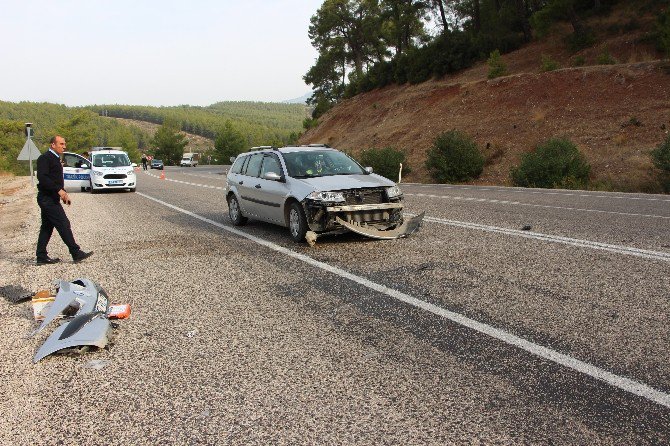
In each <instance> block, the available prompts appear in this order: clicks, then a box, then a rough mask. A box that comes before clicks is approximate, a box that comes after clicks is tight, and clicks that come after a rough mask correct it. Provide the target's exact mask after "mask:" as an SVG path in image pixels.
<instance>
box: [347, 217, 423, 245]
mask: <svg viewBox="0 0 670 446" xmlns="http://www.w3.org/2000/svg"><path fill="white" fill-rule="evenodd" d="M425 214H426V213H425V212H422V213H421V214H419V215H416V216H414V217H412V218H410V219H407V220H405V221H404V222H403V224H401V225H400V226H398V227H397V228H394V229H387V230H384V229H378V228H376V227H374V226H369V225H363V224H358V223H355V222H346V221H344V220H342V219H341V218H339V217H337V218H336V220H335V221H336V222H337V223H339V224H340V225H342V226H344V227H345V228H347V229H348V230H350V231H352V232H355V233H357V234H361V235H364V236H366V237H370V238H375V239H380V240H392V239H396V238H402V237H407V236H409V235H412V234H413V233H415V232H416V231H418V230H419V228H420V227H421V225H422V223H423V217H424V215H425Z"/></svg>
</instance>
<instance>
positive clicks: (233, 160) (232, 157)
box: [214, 156, 237, 164]
mask: <svg viewBox="0 0 670 446" xmlns="http://www.w3.org/2000/svg"><path fill="white" fill-rule="evenodd" d="M235 158H237V157H236V156H231V157H230V163H231V164H232V163H234V162H235ZM214 161H216V160H214Z"/></svg>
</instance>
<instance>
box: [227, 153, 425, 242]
mask: <svg viewBox="0 0 670 446" xmlns="http://www.w3.org/2000/svg"><path fill="white" fill-rule="evenodd" d="M254 149H255V150H253V149H252V151H250V152H247V153H242V154H240V155H238V156H237V158H235V160H234V162H233V165H232V166H231V168H230V169H229V171H228V175H227V185H226V200H227V202H228V214H229V216H230V220H231V221H232V223H233V224H234V225H236V226H240V225H243V224H245V223H246V221H247V218H253V219H256V220H261V221H266V222H269V223H274V224H278V225H281V226H285V227H288V228H289V232H290V235H291V238H292V239H293V240H294V241H296V242H300V241H302V240H305V239H306V240H307V241H308V242H309V243H310V244H312V243H313V242H315V240H316V237H317V236H318V235H319V234H326V233H341V232H348V231H353V232H356V233H359V234H363V235H365V236H368V237H372V238H378V239H394V238H399V237H405V236H407V235H409V234H411V233H413V232H415V231H416V230H417V229H418V227H419V226H420V224H421V221H422V219H423V214H420V215H418V216H417V217H414V218H412V219H409V220H405V219H404V218H403V215H402V209H403V204H402V201H403V195H402V191H401V190H400V188H399V187H398V186H397V185H396V184H395V183H394V182H393V181H391V180H389V179H387V178H384V177H382V176H380V175H376V174H373V173H372V168H369V167H368V168H364V167H362V166H361V165H360V164H358V163H357V162H356V161H355V160H354V159H353V158H351V157H349V156H348V155H347V154H345V153H343V152H340V151H338V150H335V149H332V148H330V147H327V146H324V145H320V144H319V145H310V146H293V147H283V148H279V149H278V148H267V147H258V148H254ZM308 232H310V234H309V235H308ZM306 235H308V237H307V238H306V237H305V236H306Z"/></svg>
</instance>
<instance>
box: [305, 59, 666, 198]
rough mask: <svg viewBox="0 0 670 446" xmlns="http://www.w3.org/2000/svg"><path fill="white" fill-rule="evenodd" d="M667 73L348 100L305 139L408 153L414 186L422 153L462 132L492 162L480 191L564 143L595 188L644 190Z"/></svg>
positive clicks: (567, 77)
mask: <svg viewBox="0 0 670 446" xmlns="http://www.w3.org/2000/svg"><path fill="white" fill-rule="evenodd" d="M666 69H667V68H665V65H664V64H662V63H660V62H644V63H636V64H626V65H614V66H593V67H586V68H569V69H563V70H558V71H553V72H549V73H542V74H519V75H513V76H508V77H504V78H498V79H494V80H481V81H476V82H464V83H450V82H448V81H431V82H426V83H424V84H421V85H417V86H408V85H404V86H392V87H387V88H384V89H380V90H376V91H373V92H370V93H367V94H363V95H359V96H356V97H354V98H352V99H349V100H347V101H344V102H343V103H342V104H340V105H338V106H337V107H336V108H334V109H333V110H331V111H330V112H328V113H327V114H326V115H325V116H323V117H322V118H321V124H320V125H319V126H318V127H317V128H315V129H313V130H311V131H309V132H307V133H306V134H305V136H304V137H303V140H304V141H305V142H325V143H328V144H330V145H332V146H335V147H338V148H342V149H347V150H351V151H353V152H354V153H356V152H357V151H359V150H361V149H365V148H369V147H378V148H380V147H386V146H393V147H395V148H398V149H405V150H407V151H408V154H409V159H408V164H410V165H411V166H412V167H413V169H414V173H413V175H412V177H411V178H409V179H411V180H414V181H429V177H428V175H427V172H426V171H425V169H423V168H422V166H423V163H424V162H425V159H426V150H427V149H428V148H429V147H430V145H431V144H432V141H433V139H434V138H435V136H436V135H437V134H439V133H440V132H443V131H446V130H450V129H458V130H460V131H464V132H466V133H468V134H469V135H471V136H472V137H474V139H475V140H476V142H477V143H478V144H479V145H480V146H482V148H483V150H484V152H485V155H486V156H487V158H489V163H490V164H489V165H488V166H487V167H486V169H485V171H484V174H483V175H482V177H481V178H480V180H479V181H478V183H480V184H507V182H508V177H509V169H510V168H511V167H512V166H513V165H515V164H516V163H518V159H519V156H520V154H521V153H522V152H524V151H528V150H531V149H532V148H533V147H534V146H535V145H536V144H537V143H538V142H540V141H542V140H545V139H547V138H550V137H553V136H567V137H569V138H570V139H571V140H572V141H574V142H575V143H576V144H577V145H578V146H579V148H580V150H582V151H583V152H584V153H585V155H586V157H587V158H588V160H589V162H590V163H591V165H592V169H593V174H594V180H595V181H599V180H600V181H605V182H610V183H612V184H613V185H615V186H616V185H617V181H618V178H619V177H620V176H621V174H622V173H624V172H626V177H629V178H634V179H636V181H635V183H636V184H637V185H638V186H639V187H644V184H645V183H647V182H649V181H650V180H651V177H652V175H653V173H654V172H653V169H652V164H651V161H650V158H649V155H648V152H649V150H650V149H652V148H653V147H654V146H656V145H658V144H659V142H660V141H661V140H662V139H663V138H664V137H665V136H666V135H667V132H668V128H670V75H668V74H667V73H666V72H665V70H666ZM635 123H638V124H639V125H636V124H635ZM487 146H488V149H487V148H486V147H487Z"/></svg>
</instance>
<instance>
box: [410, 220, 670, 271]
mask: <svg viewBox="0 0 670 446" xmlns="http://www.w3.org/2000/svg"><path fill="white" fill-rule="evenodd" d="M406 215H408V216H411V215H413V214H406ZM423 221H428V222H431V223H438V224H442V225H449V226H456V227H459V228H465V229H478V230H481V231H487V232H497V233H499V234H507V235H513V236H517V237H524V238H530V239H535V240H542V241H544V242H552V243H562V244H565V245H570V246H577V247H579V248H589V249H596V250H600V251H608V252H614V253H617V254H624V255H629V256H636V257H642V258H645V259H652V260H662V261H664V262H670V253H667V252H662V251H650V250H648V249H639V248H632V247H630V246H621V245H610V244H607V243H600V242H594V241H591V240H581V239H577V238H570V237H562V236H559V235H549V234H542V233H539V232H531V231H520V230H518V229H507V228H500V227H497V226H488V225H480V224H477V223H469V222H465V221H457V220H446V219H442V218H436V217H424V219H423Z"/></svg>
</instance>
